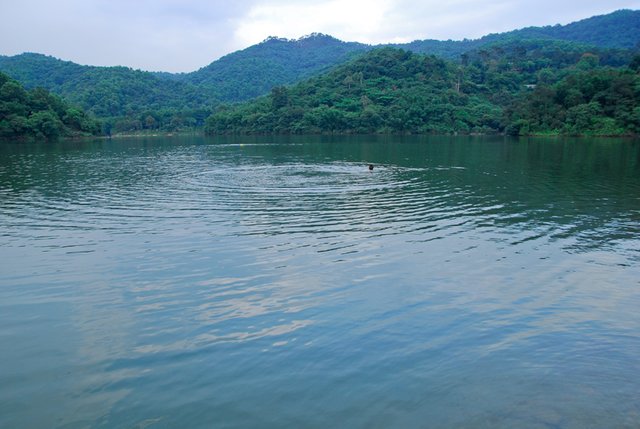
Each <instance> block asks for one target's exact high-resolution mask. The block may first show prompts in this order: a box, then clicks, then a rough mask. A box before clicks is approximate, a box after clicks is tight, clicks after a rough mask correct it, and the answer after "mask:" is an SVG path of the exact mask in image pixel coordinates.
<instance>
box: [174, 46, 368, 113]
mask: <svg viewBox="0 0 640 429" xmlns="http://www.w3.org/2000/svg"><path fill="white" fill-rule="evenodd" d="M369 49H370V47H369V46H367V45H363V44H361V43H347V42H343V41H340V40H338V39H336V38H334V37H331V36H328V35H325V34H311V35H309V36H306V37H302V38H300V39H297V40H287V39H281V38H276V37H270V38H268V39H267V40H265V41H263V42H262V43H259V44H257V45H254V46H251V47H249V48H247V49H244V50H242V51H238V52H234V53H232V54H229V55H226V56H224V57H222V58H220V59H219V60H217V61H214V62H213V63H211V64H209V65H208V66H206V67H204V68H202V69H200V70H198V71H196V72H193V73H188V74H185V75H182V76H180V77H179V78H180V79H182V80H184V81H186V82H189V83H193V84H197V85H203V86H204V87H206V88H209V90H211V91H214V92H216V93H217V94H218V97H219V99H220V100H222V101H244V100H248V99H251V98H255V97H257V96H259V95H264V94H266V93H267V92H269V91H270V90H271V88H273V87H274V86H278V85H283V84H290V83H294V82H297V81H300V80H302V79H304V78H307V77H310V76H313V75H316V74H319V73H321V72H323V71H326V70H328V69H329V68H331V67H333V66H335V65H337V64H341V63H344V62H346V61H347V60H348V59H350V58H353V56H354V55H356V54H359V53H362V52H364V51H366V50H369Z"/></svg>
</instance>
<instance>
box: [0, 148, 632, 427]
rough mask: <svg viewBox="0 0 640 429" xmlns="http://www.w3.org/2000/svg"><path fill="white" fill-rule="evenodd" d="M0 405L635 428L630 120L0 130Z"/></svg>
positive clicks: (167, 417)
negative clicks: (6, 138)
mask: <svg viewBox="0 0 640 429" xmlns="http://www.w3.org/2000/svg"><path fill="white" fill-rule="evenodd" d="M368 163H373V164H374V165H375V169H374V170H373V171H372V172H370V171H368V169H367V164H368ZM0 427H2V428H54V427H55V428H85V427H91V428H180V427H184V428H187V427H188V428H254V427H255V428H421V427H424V428H638V427H640V142H638V141H632V140H609V139H601V140H584V139H567V140H561V139H520V140H511V139H505V138H502V137H495V138H467V137H465V138H453V137H452V138H441V137H439V138H435V137H429V138H417V137H416V138H408V137H407V138H398V137H387V138H383V137H358V138H338V137H333V138H320V137H311V138H305V137H297V138H266V137H265V138H252V137H244V138H236V139H205V138H202V137H189V138H185V137H182V138H178V137H175V138H139V139H119V140H113V141H107V140H101V141H78V142H64V143H54V144H17V143H4V144H2V145H0Z"/></svg>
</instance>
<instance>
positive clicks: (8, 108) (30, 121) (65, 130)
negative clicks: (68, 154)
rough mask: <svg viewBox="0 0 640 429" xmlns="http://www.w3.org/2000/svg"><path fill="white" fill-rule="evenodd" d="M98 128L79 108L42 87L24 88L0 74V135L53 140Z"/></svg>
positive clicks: (95, 130) (86, 132) (88, 133)
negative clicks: (28, 89)
mask: <svg viewBox="0 0 640 429" xmlns="http://www.w3.org/2000/svg"><path fill="white" fill-rule="evenodd" d="M100 131H101V126H100V123H99V122H98V121H96V120H95V119H94V118H92V117H91V116H89V115H87V114H85V113H84V111H82V110H81V109H79V108H76V107H73V106H70V105H69V104H67V103H66V102H65V101H63V100H62V99H61V98H60V97H57V96H55V95H52V94H50V93H49V92H48V91H47V90H45V89H42V88H35V89H32V90H30V91H27V90H25V89H24V88H23V86H22V85H20V84H19V83H18V82H16V81H15V80H13V79H11V78H10V77H9V76H7V75H5V74H4V73H0V137H35V138H46V139H55V138H57V137H60V136H74V135H91V134H99V133H100Z"/></svg>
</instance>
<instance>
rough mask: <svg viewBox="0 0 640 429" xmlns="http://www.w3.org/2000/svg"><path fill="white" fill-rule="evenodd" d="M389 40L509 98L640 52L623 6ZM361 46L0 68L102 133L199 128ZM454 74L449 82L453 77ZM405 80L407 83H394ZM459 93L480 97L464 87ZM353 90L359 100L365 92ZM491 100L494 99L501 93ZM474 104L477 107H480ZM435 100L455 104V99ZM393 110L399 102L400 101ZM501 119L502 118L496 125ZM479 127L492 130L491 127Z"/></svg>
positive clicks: (12, 63)
mask: <svg viewBox="0 0 640 429" xmlns="http://www.w3.org/2000/svg"><path fill="white" fill-rule="evenodd" d="M394 46H398V47H400V48H403V49H404V50H409V51H412V52H417V53H424V54H433V55H435V56H436V57H439V58H443V59H450V60H452V61H453V62H452V63H446V67H447V68H448V69H452V70H454V72H453V73H454V74H461V76H462V75H464V76H465V78H464V79H462V78H461V79H462V80H461V82H460V88H464V85H467V84H469V85H471V84H473V85H479V86H484V87H487V83H486V82H485V81H483V80H478V79H479V78H478V77H477V76H475V75H474V73H483V76H484V75H485V74H487V73H488V75H487V76H488V77H487V78H488V79H499V80H501V81H504V83H505V85H504V86H506V87H508V89H507V90H504V88H502V87H501V88H497V89H496V88H493V87H490V86H489V87H487V88H490V89H491V90H494V89H495V90H499V91H500V93H501V94H503V93H505V91H506V93H508V95H509V97H513V96H514V94H515V93H516V92H517V91H516V90H515V89H514V88H516V87H517V88H518V90H521V89H522V88H523V85H525V84H529V85H533V84H537V83H543V84H545V85H551V84H557V83H558V82H559V81H560V79H562V77H563V76H562V75H561V74H560V75H559V74H558V73H557V72H558V70H564V69H567V68H569V67H572V66H575V65H576V64H577V63H578V62H579V61H580V59H581V57H582V56H583V55H584V54H585V53H589V54H592V55H595V56H596V57H597V58H598V65H599V66H611V67H621V66H623V65H626V64H628V63H629V62H630V60H631V56H632V55H633V54H634V52H636V53H637V52H638V49H640V12H639V11H629V10H623V11H618V12H615V13H612V14H609V15H604V16H597V17H593V18H589V19H586V20H582V21H579V22H576V23H572V24H569V25H565V26H560V25H556V26H548V27H529V28H525V29H522V30H516V31H512V32H508V33H502V34H492V35H488V36H485V37H483V38H480V39H477V40H463V41H451V40H450V41H435V40H424V41H415V42H412V43H409V44H405V45H394ZM371 49H373V47H372V46H368V45H364V44H360V43H347V42H342V41H340V40H337V39H335V38H333V37H331V36H327V35H323V34H312V35H310V36H306V37H303V38H300V39H297V40H287V39H279V38H269V39H267V40H265V41H263V42H262V43H259V44H257V45H254V46H251V47H249V48H247V49H244V50H242V51H238V52H234V53H232V54H229V55H227V56H225V57H223V58H220V59H219V60H217V61H214V62H213V63H211V64H209V65H208V66H206V67H203V68H202V69H200V70H197V71H194V72H192V73H182V74H171V73H150V72H143V71H139V70H132V69H130V68H126V67H93V66H81V65H78V64H74V63H72V62H68V61H62V60H58V59H56V58H53V57H48V56H44V55H40V54H22V55H17V56H13V57H4V56H0V71H3V72H5V73H6V74H8V75H9V76H11V77H12V78H14V79H16V80H18V81H19V82H20V83H21V84H23V85H24V86H25V88H27V89H33V88H36V87H43V88H45V89H47V90H49V91H51V92H52V93H54V94H57V95H60V96H62V97H64V98H65V99H66V100H68V101H69V102H70V103H72V104H74V105H77V106H80V107H82V108H83V109H85V111H87V112H88V113H90V114H93V115H95V116H97V117H99V118H100V119H101V120H102V121H103V123H104V125H105V127H104V128H105V132H107V133H112V132H113V133H119V132H131V131H155V130H164V131H175V130H188V129H198V128H201V127H202V126H203V125H204V121H205V119H206V118H207V117H208V116H209V115H210V114H211V113H212V112H213V111H214V110H215V109H216V108H217V107H218V106H221V105H222V104H223V103H236V102H241V101H247V100H250V99H253V98H255V97H257V96H261V95H265V94H268V93H269V92H270V91H271V90H272V89H273V88H277V87H282V86H283V85H290V84H294V83H296V82H300V81H301V80H303V79H307V78H310V77H313V76H318V75H319V74H321V73H326V72H329V71H330V70H332V69H333V68H335V67H336V66H339V65H340V64H345V63H347V62H349V61H352V60H353V59H354V58H356V57H357V56H359V55H363V54H366V52H368V51H370V50H371ZM479 64H480V65H482V67H480V66H478V65H479ZM514 64H517V65H514ZM349 67H350V66H349ZM483 67H484V68H483ZM477 70H480V72H477ZM468 76H475V77H474V78H473V79H471V78H469V77H468ZM485 77H486V76H485ZM325 78H326V77H323V78H319V79H320V80H322V79H325ZM345 78H346V77H345ZM403 79H404V78H403ZM457 79H458V78H457V77H456V78H455V79H454V80H455V81H456V82H457ZM406 84H408V82H404V83H403V84H402V85H401V86H403V85H406ZM448 84H449V85H452V84H451V82H449V83H448ZM323 85H324V84H323ZM456 85H458V84H457V83H456ZM467 86H468V85H467ZM380 88H382V87H380ZM336 89H337V90H341V88H336ZM427 89H428V88H423V89H421V91H422V90H425V91H426V90H427ZM433 89H434V90H436V88H435V87H434V88H433ZM456 93H457V94H458V92H456ZM459 94H463V95H465V96H467V97H477V96H480V95H478V94H476V93H475V92H468V91H467V92H463V91H460V92H459ZM342 95H344V94H342ZM342 95H341V94H340V93H338V94H336V96H342ZM362 95H366V96H367V97H369V94H368V93H367V92H366V91H365V92H364V93H363V94H362ZM431 96H432V97H436V98H437V97H440V96H442V94H440V93H439V92H437V91H436V92H435V93H434V94H432V95H431ZM495 96H496V95H495V94H493V95H492V94H489V98H488V102H489V103H490V105H491V106H493V107H492V109H494V110H492V111H495V109H501V111H504V109H506V108H507V106H508V104H505V103H504V102H500V103H494V102H493V101H492V98H493V97H495ZM501 97H503V98H504V94H503V95H502V96H501ZM374 98H375V95H374ZM483 100H484V99H483ZM467 101H469V102H471V103H472V104H473V103H475V101H473V100H467ZM484 101H487V100H484ZM484 101H483V103H481V104H483V105H484ZM325 104H326V103H325ZM327 105H329V104H327ZM443 106H447V109H448V108H449V107H450V106H458V107H459V103H458V102H455V103H454V102H451V103H444V104H443ZM485 107H486V106H485ZM243 108H244V107H243ZM396 108H402V103H401V104H399V105H397V106H396ZM225 109H228V107H225ZM232 110H234V111H235V110H236V109H232ZM369 110H370V109H369ZM505 123H506V122H505V120H504V119H503V120H502V122H501V124H502V125H504V124H505ZM387 126H388V124H387V125H385V126H383V127H381V128H380V129H395V128H394V127H391V128H385V127H387ZM441 126H443V127H444V125H441ZM468 126H469V127H470V128H469V129H470V130H482V129H485V127H486V124H479V123H477V122H472V123H469V124H468ZM321 128H322V127H320V128H317V129H321ZM365 128H367V127H365ZM445 128H446V129H451V127H448V126H447V127H445ZM489 128H491V129H496V127H495V126H491V127H489ZM305 129H306V128H305ZM309 129H313V127H311V128H309ZM355 129H358V128H357V127H356V128H354V130H355ZM367 129H370V127H368V128H367ZM427 129H431V128H429V127H427ZM497 129H500V127H497ZM522 129H523V130H524V129H526V128H522Z"/></svg>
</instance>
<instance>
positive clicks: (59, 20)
mask: <svg viewBox="0 0 640 429" xmlns="http://www.w3.org/2000/svg"><path fill="white" fill-rule="evenodd" d="M617 9H640V0H562V1H558V0H395V1H394V0H247V1H242V0H235V1H234V0H58V1H51V0H0V13H1V21H0V22H1V25H0V54H2V55H14V54H19V53H21V52H38V53H43V54H48V55H53V56H55V57H58V58H62V59H64V60H70V61H74V62H77V63H80V64H91V65H125V66H129V67H133V68H139V69H143V70H154V71H172V72H176V71H193V70H196V69H198V68H200V67H203V66H205V65H207V64H209V63H210V62H211V61H213V60H215V59H217V58H219V57H221V56H223V55H225V54H227V53H230V52H233V51H235V50H238V49H243V48H246V47H248V46H250V45H253V44H255V43H258V42H260V41H262V40H264V39H265V38H266V37H268V36H279V37H287V38H298V37H300V36H303V35H306V34H309V33H312V32H321V33H326V34H330V35H332V36H335V37H337V38H339V39H341V40H345V41H357V42H363V43H371V44H376V43H384V42H409V41H412V40H416V39H439V40H445V39H454V40H459V39H463V38H469V39H473V38H477V37H481V36H483V35H485V34H488V33H497V32H503V31H508V30H513V29H517V28H522V27H526V26H530V25H536V26H539V25H553V24H567V23H569V22H573V21H577V20H580V19H583V18H588V17H590V16H593V15H600V14H605V13H609V12H613V11H614V10H617Z"/></svg>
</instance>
